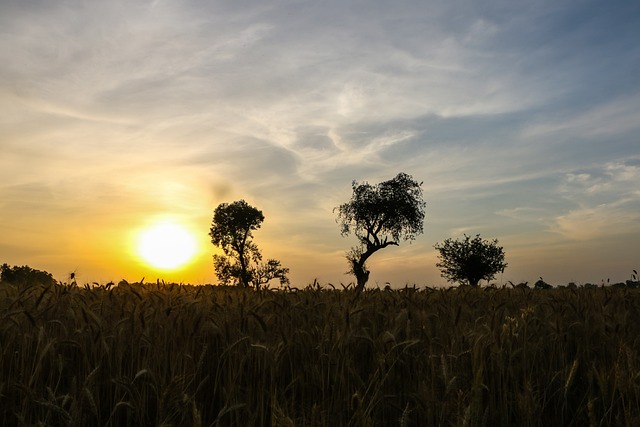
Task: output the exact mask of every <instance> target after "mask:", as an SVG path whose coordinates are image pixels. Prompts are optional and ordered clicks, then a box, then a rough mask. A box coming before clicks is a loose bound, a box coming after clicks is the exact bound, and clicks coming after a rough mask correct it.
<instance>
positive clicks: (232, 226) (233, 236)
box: [209, 200, 289, 288]
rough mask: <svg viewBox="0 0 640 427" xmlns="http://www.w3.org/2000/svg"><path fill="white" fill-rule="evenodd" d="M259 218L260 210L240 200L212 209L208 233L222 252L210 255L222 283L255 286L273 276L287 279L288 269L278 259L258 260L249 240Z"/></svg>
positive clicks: (260, 221) (286, 281)
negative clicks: (221, 253) (262, 262)
mask: <svg viewBox="0 0 640 427" xmlns="http://www.w3.org/2000/svg"><path fill="white" fill-rule="evenodd" d="M263 221H264V215H263V214H262V211H260V210H258V209H257V208H255V207H253V206H251V205H249V204H248V203H247V202H245V201H244V200H239V201H235V202H233V203H230V204H229V203H222V204H220V205H219V206H218V207H217V208H216V209H215V211H214V214H213V220H212V223H211V229H210V231H209V236H211V243H213V244H214V245H215V246H218V247H219V248H221V249H222V251H223V252H224V254H225V255H214V256H213V259H214V268H215V271H216V275H217V276H218V279H219V280H220V281H221V282H222V283H224V284H230V283H232V282H235V283H237V284H238V285H240V286H244V287H249V286H252V285H253V286H254V287H256V288H259V287H260V286H261V285H264V284H267V283H268V282H269V281H270V280H271V279H275V278H277V279H279V280H280V283H289V280H288V278H287V276H286V275H287V274H288V272H289V269H288V268H283V267H282V266H281V265H280V261H277V260H273V259H270V260H268V261H267V262H266V263H264V264H259V263H260V261H262V254H261V253H260V250H259V249H258V246H257V245H256V244H255V243H254V242H253V240H252V239H253V233H252V232H253V231H254V230H257V229H259V228H260V226H261V225H262V222H263ZM252 264H255V265H252Z"/></svg>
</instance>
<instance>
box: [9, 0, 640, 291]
mask: <svg viewBox="0 0 640 427" xmlns="http://www.w3.org/2000/svg"><path fill="white" fill-rule="evenodd" d="M638 40H640V3H638V2H635V1H611V2H601V1H567V2H557V1H533V2H525V3H521V2H513V1H487V2H474V1H470V0H466V1H462V0H461V1H398V2H381V1H315V2H313V1H270V2H264V1H159V0H158V1H146V2H145V1H136V2H128V1H127V2H125V1H113V0H112V1H97V0H96V1H74V0H71V1H63V2H44V1H35V0H34V1H4V2H3V3H2V4H1V5H0V108H2V111H3V115H2V117H1V118H0V149H1V153H2V155H1V156H0V262H8V263H9V264H21V265H22V264H28V265H31V266H32V267H35V268H41V269H45V270H47V271H50V272H52V273H54V275H55V276H56V277H58V278H60V279H64V278H65V275H66V274H68V273H69V272H70V271H74V270H77V272H78V273H77V274H78V277H79V279H80V280H84V281H94V280H95V281H108V280H119V279H120V278H122V277H126V278H128V279H138V278H139V277H138V276H140V277H141V276H142V275H145V276H146V277H147V279H149V278H154V277H156V276H157V277H164V275H162V274H160V273H157V272H153V271H149V269H148V267H147V266H144V265H142V264H140V262H139V261H138V260H137V258H136V256H135V254H134V253H132V252H131V248H130V247H131V242H130V240H131V232H132V231H131V230H134V229H137V228H139V227H142V226H143V224H144V223H145V221H147V220H149V219H150V218H155V217H159V216H165V215H169V216H172V217H175V218H179V220H180V221H182V222H184V223H186V224H188V225H189V227H191V228H192V229H193V230H194V231H195V232H198V233H200V235H199V236H200V238H201V244H202V253H201V255H200V257H199V258H198V259H197V260H196V261H195V262H194V264H193V265H192V266H191V269H190V270H189V271H183V272H180V273H179V274H177V275H173V276H172V275H168V274H167V275H166V276H168V277H167V279H171V280H178V281H188V282H192V283H209V282H213V281H215V277H214V275H213V268H212V262H211V255H212V254H213V253H214V248H213V246H212V245H211V244H210V243H209V240H208V236H207V232H208V229H209V226H210V222H211V217H212V213H213V209H215V207H216V206H217V205H218V204H219V203H222V202H230V201H233V200H238V199H245V200H247V201H248V202H249V203H251V204H253V205H254V206H256V207H258V208H260V209H262V210H263V212H264V214H265V217H266V220H265V223H264V225H263V227H262V229H261V230H260V231H258V232H256V234H255V239H256V242H257V243H258V245H259V246H260V247H261V248H262V250H263V254H264V255H265V256H266V257H274V258H278V259H280V260H281V261H282V263H283V264H284V265H285V266H288V267H290V269H291V277H292V279H293V281H294V283H297V284H305V283H308V282H311V281H313V279H314V278H318V279H319V280H320V281H321V282H323V283H326V282H332V283H339V282H343V283H347V282H348V281H350V280H351V278H350V277H349V276H345V275H344V274H343V273H344V272H345V271H346V269H347V265H346V261H345V259H344V253H345V251H346V250H348V249H349V247H350V246H352V245H354V244H355V238H354V237H353V236H352V237H351V238H343V237H341V236H340V232H339V227H338V225H337V224H336V222H335V214H334V213H333V208H334V207H335V206H338V205H339V204H341V203H343V202H345V201H347V200H348V199H349V197H350V192H351V182H352V181H353V180H357V181H369V182H372V183H373V182H379V181H382V180H387V179H390V178H392V177H393V176H395V175H396V174H397V173H398V172H401V171H402V172H406V173H409V174H411V175H412V176H413V177H414V178H415V179H417V180H418V181H422V182H424V184H423V189H424V196H425V200H426V202H427V208H426V222H425V226H424V234H423V235H421V236H419V237H418V238H417V239H416V240H415V241H414V242H412V243H411V244H402V245H401V246H400V247H398V248H395V247H391V248H387V249H385V250H384V251H381V252H379V253H377V254H375V255H374V256H373V257H372V258H371V259H370V260H369V268H370V269H371V270H372V273H371V281H370V283H371V284H372V285H374V286H375V284H376V283H378V284H384V283H386V282H390V283H392V284H394V285H400V286H401V285H404V284H405V283H409V284H413V283H416V284H418V285H423V284H427V285H439V284H444V280H443V279H442V278H440V274H439V272H438V270H437V268H436V267H435V263H436V261H437V259H436V253H435V250H434V248H433V245H434V244H435V243H437V242H441V241H443V240H444V239H446V238H449V237H454V238H457V237H462V236H463V234H464V233H466V234H471V235H475V234H478V233H479V234H481V235H482V236H483V237H485V238H498V239H499V241H500V244H501V245H502V246H504V249H505V252H506V254H507V262H508V263H509V267H508V268H507V270H506V271H505V273H504V275H503V277H500V278H498V279H497V280H498V281H500V280H501V281H507V280H513V281H514V282H516V281H525V280H528V281H535V280H536V279H537V278H538V277H539V276H543V277H544V278H545V280H546V281H548V282H551V283H566V282H569V281H576V282H579V283H584V282H596V283H599V282H600V281H601V280H606V279H607V278H610V279H611V280H613V281H618V280H625V279H628V278H630V274H631V271H632V269H636V270H637V269H638V268H639V267H640V256H639V255H638V254H639V253H640V185H639V184H640V149H639V148H640V120H639V119H638V117H639V114H638V111H640V78H639V77H638V76H640V43H638Z"/></svg>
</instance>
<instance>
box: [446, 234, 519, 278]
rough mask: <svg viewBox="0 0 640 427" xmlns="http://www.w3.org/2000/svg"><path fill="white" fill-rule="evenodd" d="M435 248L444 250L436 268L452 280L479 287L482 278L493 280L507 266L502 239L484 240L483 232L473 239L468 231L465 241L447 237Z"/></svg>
mask: <svg viewBox="0 0 640 427" xmlns="http://www.w3.org/2000/svg"><path fill="white" fill-rule="evenodd" d="M435 248H436V249H437V250H438V252H440V255H438V258H439V259H440V261H439V262H438V263H437V264H436V267H439V268H440V271H441V273H442V277H444V278H446V279H447V280H448V281H449V282H458V283H466V284H469V285H471V286H478V283H479V282H480V280H491V279H493V278H494V277H495V275H496V274H497V273H498V272H501V271H504V269H505V268H506V267H507V263H505V262H504V251H503V249H502V247H501V246H498V239H494V240H491V241H489V240H483V239H482V238H481V237H480V235H479V234H477V235H476V236H475V237H474V238H473V239H472V238H471V237H470V236H467V235H466V234H465V235H464V240H453V239H446V240H445V241H444V242H443V243H442V244H436V245H435Z"/></svg>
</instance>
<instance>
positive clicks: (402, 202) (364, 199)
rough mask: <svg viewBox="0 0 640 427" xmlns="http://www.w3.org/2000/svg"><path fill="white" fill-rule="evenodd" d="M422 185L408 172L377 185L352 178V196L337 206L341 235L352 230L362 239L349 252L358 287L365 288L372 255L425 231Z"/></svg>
mask: <svg viewBox="0 0 640 427" xmlns="http://www.w3.org/2000/svg"><path fill="white" fill-rule="evenodd" d="M421 185H422V183H421V182H420V183H418V182H416V181H414V180H413V178H412V177H411V175H407V174H406V173H399V174H398V175H397V176H396V177H395V178H393V179H391V180H389V181H384V182H381V183H379V184H376V185H371V184H369V183H368V182H364V183H357V182H356V181H353V183H352V188H353V195H352V196H351V200H349V202H347V203H344V204H342V205H340V206H338V207H337V208H335V209H334V211H335V210H336V209H337V210H338V221H339V222H340V224H341V228H342V230H341V233H342V235H343V236H346V235H348V234H349V233H351V232H352V231H353V233H354V234H355V235H356V237H357V238H358V240H359V241H360V245H359V246H356V247H353V248H351V250H350V251H349V252H347V255H346V257H347V260H348V261H349V267H350V269H349V273H351V274H353V275H354V276H355V277H356V282H357V283H356V290H357V291H362V289H364V286H365V284H366V283H367V281H368V280H369V270H368V269H367V267H366V262H367V259H369V257H370V256H371V255H373V254H374V253H375V252H377V251H379V250H380V249H383V248H386V247H387V246H390V245H395V246H398V242H399V240H400V239H403V240H414V239H415V236H416V235H417V234H420V233H422V225H423V222H424V208H425V206H426V204H425V202H424V201H423V200H422V188H421Z"/></svg>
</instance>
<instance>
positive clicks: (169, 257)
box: [136, 221, 198, 270]
mask: <svg viewBox="0 0 640 427" xmlns="http://www.w3.org/2000/svg"><path fill="white" fill-rule="evenodd" d="M197 247H198V245H197V243H196V239H195V238H194V236H193V234H192V233H191V232H190V231H189V230H188V229H187V228H186V227H184V226H183V225H180V224H178V223H175V222H171V221H162V222H157V223H154V224H152V225H151V226H149V227H147V228H145V229H144V230H142V232H140V234H139V236H138V239H137V248H136V249H137V253H138V255H139V256H140V257H141V258H142V259H143V260H144V261H145V262H146V263H147V264H149V265H151V266H153V267H155V268H158V269H162V270H175V269H177V268H180V267H182V266H184V265H185V264H187V263H188V262H189V261H191V260H192V259H193V257H194V256H195V255H196V252H197Z"/></svg>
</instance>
